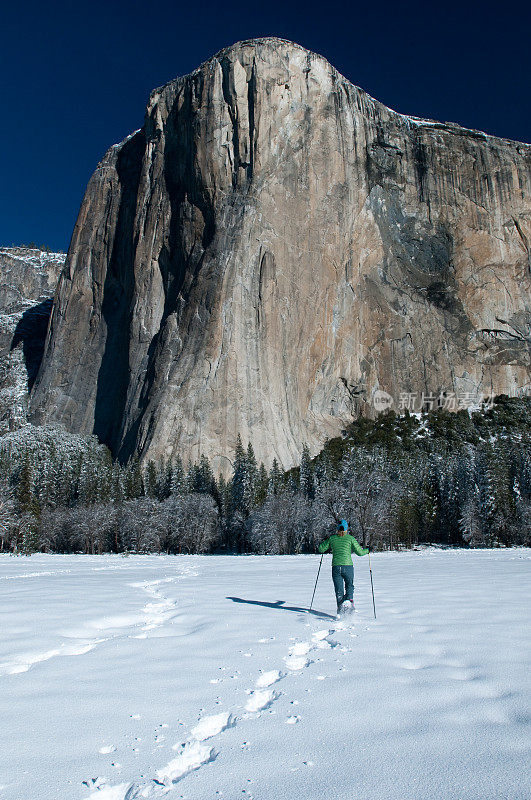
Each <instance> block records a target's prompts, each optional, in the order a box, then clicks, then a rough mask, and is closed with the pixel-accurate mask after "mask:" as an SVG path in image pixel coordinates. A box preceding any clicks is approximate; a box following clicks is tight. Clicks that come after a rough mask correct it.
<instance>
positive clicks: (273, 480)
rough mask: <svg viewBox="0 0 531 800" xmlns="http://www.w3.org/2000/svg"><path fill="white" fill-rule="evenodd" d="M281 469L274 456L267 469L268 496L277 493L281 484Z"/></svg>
mask: <svg viewBox="0 0 531 800" xmlns="http://www.w3.org/2000/svg"><path fill="white" fill-rule="evenodd" d="M283 482H284V481H283V475H282V471H281V469H280V467H279V465H278V461H277V460H276V458H274V459H273V463H272V464H271V469H270V470H269V481H268V486H267V494H268V496H269V497H271V496H273V495H276V494H279V493H280V490H281V489H282V485H283Z"/></svg>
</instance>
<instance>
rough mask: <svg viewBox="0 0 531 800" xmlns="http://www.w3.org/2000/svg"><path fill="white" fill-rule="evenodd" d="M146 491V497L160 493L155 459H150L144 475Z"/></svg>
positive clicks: (153, 496)
mask: <svg viewBox="0 0 531 800" xmlns="http://www.w3.org/2000/svg"><path fill="white" fill-rule="evenodd" d="M144 491H145V494H146V497H152V498H155V497H157V495H158V476H157V468H156V467H155V463H154V461H151V460H150V461H148V465H147V467H146V473H145V476H144Z"/></svg>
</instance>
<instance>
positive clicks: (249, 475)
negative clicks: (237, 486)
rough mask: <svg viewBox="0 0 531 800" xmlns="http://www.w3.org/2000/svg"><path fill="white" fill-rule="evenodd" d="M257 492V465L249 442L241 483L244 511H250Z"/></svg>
mask: <svg viewBox="0 0 531 800" xmlns="http://www.w3.org/2000/svg"><path fill="white" fill-rule="evenodd" d="M257 493H258V466H257V464H256V457H255V454H254V450H253V446H252V444H251V442H249V444H248V445H247V454H246V459H245V475H244V484H243V506H244V509H245V511H246V513H247V514H248V513H250V511H251V509H252V508H253V507H254V505H255V502H256V495H257Z"/></svg>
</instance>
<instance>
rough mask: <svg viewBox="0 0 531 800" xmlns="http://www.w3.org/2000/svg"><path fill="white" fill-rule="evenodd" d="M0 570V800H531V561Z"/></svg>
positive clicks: (391, 556) (509, 556)
mask: <svg viewBox="0 0 531 800" xmlns="http://www.w3.org/2000/svg"><path fill="white" fill-rule="evenodd" d="M329 558H330V557H329V556H325V561H324V566H323V570H322V571H321V577H320V580H319V586H318V590H317V594H316V601H315V608H316V610H317V613H315V614H312V615H309V614H308V613H305V609H306V608H307V607H308V605H309V602H310V599H311V593H312V590H313V584H314V581H315V576H316V572H317V566H318V564H319V557H318V556H291V557H290V556H282V557H271V556H269V557H265V556H264V557H261V556H239V557H236V556H235V557H229V556H175V557H171V556H160V557H159V556H129V557H127V558H124V557H120V556H101V557H97V556H95V557H92V556H45V555H36V556H32V557H31V558H13V557H9V556H0V609H1V611H2V628H1V637H0V638H1V642H0V682H1V689H0V720H1V725H0V753H1V758H0V786H1V789H0V800H34V799H35V800H37V798H38V800H85V799H86V798H90V800H134V799H135V798H150V800H157V799H158V798H165V797H168V798H169V800H173V798H187V799H188V800H220V799H221V800H223V799H224V800H236V799H237V798H242V800H250V798H254V800H299V798H301V799H302V800H314V798H315V799H316V800H317V799H318V800H328V798H330V799H331V800H332V799H336V800H354V799H356V800H471V799H472V798H473V799H474V800H520V799H521V800H523V799H524V798H530V797H531V788H530V784H529V755H530V752H529V751H530V742H531V737H530V720H531V715H530V710H529V709H530V702H529V701H530V677H529V676H530V670H529V655H530V651H531V647H530V627H529V610H530V594H531V581H530V572H531V569H530V568H531V550H528V549H510V550H496V551H487V550H476V551H463V550H455V551H442V550H436V549H427V550H422V551H418V552H409V553H379V554H375V555H374V556H373V557H372V566H373V575H374V583H375V593H376V610H377V614H378V618H377V620H376V621H375V620H374V619H373V614H372V601H371V594H370V582H369V570H368V559H367V558H358V559H356V561H355V569H356V605H357V611H356V613H355V614H352V615H350V617H348V618H345V619H344V620H340V621H337V620H336V619H334V618H333V617H332V616H331V614H332V612H333V611H335V601H334V598H333V593H332V582H331V578H330V563H329Z"/></svg>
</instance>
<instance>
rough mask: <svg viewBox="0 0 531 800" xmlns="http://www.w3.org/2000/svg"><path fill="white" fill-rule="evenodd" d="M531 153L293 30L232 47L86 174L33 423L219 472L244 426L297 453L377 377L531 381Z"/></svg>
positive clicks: (475, 391) (426, 383)
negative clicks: (407, 110)
mask: <svg viewBox="0 0 531 800" xmlns="http://www.w3.org/2000/svg"><path fill="white" fill-rule="evenodd" d="M530 165H531V148H530V146H529V145H526V144H520V143H518V142H512V141H508V140H504V139H499V138H495V137H493V136H488V135H486V134H484V133H480V132H478V131H472V130H467V129H463V128H461V127H459V126H458V125H455V124H452V123H439V122H434V121H428V120H422V119H417V118H412V117H407V116H403V115H401V114H399V113H396V112H394V111H391V110H390V109H388V108H387V107H385V106H384V105H382V104H381V103H378V102H377V101H376V100H373V99H372V98H371V97H369V96H368V95H367V94H366V93H365V92H363V91H362V90H361V89H359V88H357V87H356V86H353V85H352V84H351V83H349V81H347V80H346V79H345V78H343V77H342V76H341V75H340V74H339V73H338V72H337V71H336V70H335V69H334V68H333V67H332V66H331V65H330V64H329V63H328V62H327V61H326V60H325V59H324V58H323V57H321V56H319V55H316V54H314V53H311V52H308V51H307V50H305V49H304V48H302V47H299V46H298V45H295V44H292V43H290V42H286V41H283V40H279V39H272V38H271V39H270V38H268V39H257V40H252V41H247V42H240V43H239V44H236V45H234V46H232V47H229V48H227V49H226V50H223V51H221V52H220V53H218V54H217V55H216V56H214V57H213V58H211V59H210V60H209V61H206V62H205V63H204V64H202V65H201V66H200V67H199V68H198V69H197V70H196V71H195V72H193V73H191V74H190V75H186V76H185V77H182V78H178V79H176V80H174V81H171V82H170V83H168V84H167V85H166V86H163V87H162V88H160V89H157V90H156V91H154V92H153V93H152V95H151V97H150V100H149V104H148V107H147V111H146V117H145V124H144V127H143V128H142V129H141V130H139V131H137V132H136V133H133V134H132V135H131V136H129V137H128V138H127V139H125V140H124V141H123V142H122V143H121V144H119V145H115V146H114V147H111V149H110V150H109V151H108V153H107V154H106V155H105V157H104V159H103V160H102V161H101V163H100V164H99V165H98V167H97V169H96V172H95V173H94V175H93V176H92V178H91V180H90V182H89V185H88V187H87V190H86V194H85V198H84V200H83V204H82V207H81V211H80V214H79V218H78V220H77V224H76V227H75V230H74V234H73V238H72V242H71V246H70V250H69V253H68V258H67V264H66V270H65V273H64V275H63V277H62V279H61V283H60V286H59V289H58V292H57V295H56V298H55V305H54V310H53V315H52V321H51V326H50V331H49V337H48V341H47V347H46V352H45V358H44V362H43V366H42V368H41V372H40V375H39V378H38V381H37V385H36V388H35V390H34V393H33V399H32V410H33V420H34V421H36V422H45V421H58V422H62V423H64V424H65V425H66V427H67V428H68V429H70V430H72V431H76V432H87V433H88V432H92V431H94V432H95V433H97V434H98V436H99V437H100V438H101V440H102V441H104V442H106V443H107V444H109V445H110V447H111V449H112V450H113V452H114V454H115V455H117V456H118V457H120V458H122V459H125V458H128V457H130V456H131V455H132V454H134V453H138V454H139V455H140V456H141V457H142V458H146V457H149V458H156V457H159V456H170V455H172V454H173V453H176V452H179V453H181V455H183V456H184V457H185V458H186V457H190V458H192V459H195V458H197V457H198V456H199V455H200V454H206V455H207V456H208V457H209V458H211V459H213V463H214V466H215V467H216V468H218V469H227V468H228V465H229V460H230V458H231V456H232V454H233V449H234V445H235V442H236V437H237V434H238V432H239V433H241V435H242V438H243V440H244V442H245V441H246V440H251V441H252V443H253V445H254V448H255V451H256V454H257V456H258V458H259V459H263V460H264V461H265V462H266V463H268V462H270V461H271V459H272V458H273V456H276V457H277V458H278V459H279V461H280V462H281V463H282V465H283V466H284V467H288V466H290V465H292V464H294V463H295V462H296V461H297V460H298V458H299V454H300V452H301V448H302V445H303V443H305V442H306V443H307V444H308V445H309V446H310V449H311V450H315V449H317V448H318V447H319V445H320V444H321V443H322V442H323V440H324V439H325V438H326V437H328V436H330V435H334V434H337V433H338V432H339V431H340V430H341V428H342V427H344V425H345V423H346V422H348V421H349V420H351V419H352V418H353V417H355V416H357V415H358V414H359V413H360V412H364V413H371V412H372V413H374V407H373V398H374V394H375V391H376V390H378V389H379V390H383V391H385V392H388V393H389V394H390V395H391V396H392V397H393V398H394V404H395V407H396V406H397V404H398V403H399V398H400V394H401V393H415V394H416V395H417V398H418V401H419V402H420V398H421V395H422V392H424V393H425V394H426V395H439V394H441V393H442V392H446V393H452V392H454V393H456V394H457V395H463V396H464V395H466V396H468V397H470V398H472V397H476V396H477V397H481V396H484V395H488V394H490V393H491V392H494V393H502V392H505V393H508V394H515V393H518V392H524V391H526V390H527V389H528V387H529V385H530V384H529V381H530V341H531V338H530V336H531V333H530V331H531V256H530V241H531V203H530V182H531V178H530ZM418 407H419V406H418Z"/></svg>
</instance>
